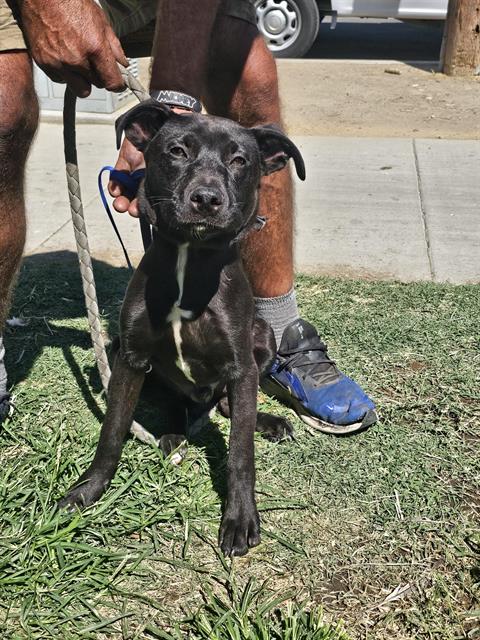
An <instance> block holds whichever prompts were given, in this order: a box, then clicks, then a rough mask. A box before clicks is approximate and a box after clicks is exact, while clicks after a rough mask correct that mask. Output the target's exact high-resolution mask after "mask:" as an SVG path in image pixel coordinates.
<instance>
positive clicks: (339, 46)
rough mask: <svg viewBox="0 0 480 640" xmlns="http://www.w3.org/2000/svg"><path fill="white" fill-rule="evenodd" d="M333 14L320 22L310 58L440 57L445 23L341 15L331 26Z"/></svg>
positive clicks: (386, 58)
mask: <svg viewBox="0 0 480 640" xmlns="http://www.w3.org/2000/svg"><path fill="white" fill-rule="evenodd" d="M330 26H331V23H330V18H326V19H325V20H324V22H322V24H321V25H320V30H319V33H318V36H317V39H316V41H315V43H314V45H313V47H312V48H311V49H310V51H309V52H308V54H307V55H306V56H305V57H306V58H319V59H325V58H327V59H338V60H345V59H354V60H355V59H358V60H376V59H377V60H403V61H407V60H408V61H429V62H430V61H438V59H439V56H440V47H441V44H442V35H443V23H439V22H437V21H432V23H431V24H428V25H427V26H424V25H418V24H415V25H414V24H410V23H405V22H400V21H398V20H371V19H368V20H363V19H359V18H356V19H352V18H350V19H346V18H344V19H341V18H340V19H339V20H338V22H337V27H336V29H334V30H332V29H330Z"/></svg>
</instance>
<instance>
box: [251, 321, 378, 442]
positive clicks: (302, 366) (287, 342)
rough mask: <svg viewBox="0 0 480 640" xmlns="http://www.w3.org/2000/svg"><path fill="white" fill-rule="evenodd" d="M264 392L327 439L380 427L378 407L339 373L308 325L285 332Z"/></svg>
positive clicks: (297, 323) (296, 323)
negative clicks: (329, 434)
mask: <svg viewBox="0 0 480 640" xmlns="http://www.w3.org/2000/svg"><path fill="white" fill-rule="evenodd" d="M262 389H263V390H264V391H265V393H267V394H268V395H270V396H273V397H275V398H277V399H278V400H280V401H281V402H283V403H284V404H287V405H289V406H291V407H292V408H293V409H294V410H295V412H296V413H297V414H298V416H299V417H300V418H301V419H302V420H303V421H304V422H305V423H307V424H308V425H310V426H311V427H313V428H315V429H318V430H319V431H324V432H325V433H333V434H337V435H345V434H348V433H354V432H356V431H361V430H362V429H366V428H367V427H369V426H370V425H372V424H373V423H374V422H376V421H377V414H376V412H375V405H374V403H373V402H372V401H371V400H370V398H369V397H368V396H367V395H366V393H365V392H364V391H363V390H362V389H361V388H360V387H359V386H358V384H357V383H356V382H354V381H353V380H351V379H350V378H348V377H347V376H346V375H344V374H343V373H342V372H341V371H339V370H338V369H337V367H336V365H335V362H334V361H333V360H330V358H329V357H328V355H327V346H326V345H325V344H324V343H323V342H322V341H321V340H320V338H319V336H318V333H317V331H316V329H315V327H313V326H312V325H311V324H309V323H308V322H306V321H305V320H301V319H298V320H295V321H294V322H292V323H291V324H289V325H288V327H287V328H286V329H285V331H284V332H283V336H282V341H281V343H280V349H279V350H278V353H277V357H276V359H275V361H274V363H273V365H272V368H271V370H270V373H269V375H268V376H267V377H266V378H265V379H264V381H262Z"/></svg>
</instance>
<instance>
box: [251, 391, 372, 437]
mask: <svg viewBox="0 0 480 640" xmlns="http://www.w3.org/2000/svg"><path fill="white" fill-rule="evenodd" d="M262 390H263V391H264V392H265V393H266V394H267V395H269V396H272V397H274V398H276V399H277V400H280V401H281V402H283V403H284V404H286V405H288V406H289V407H291V408H292V409H293V410H294V411H295V413H296V414H297V416H298V417H299V418H300V420H302V421H303V422H305V424H308V426H309V427H312V429H315V430H316V431H321V432H322V433H329V434H331V435H334V436H346V435H350V434H352V433H359V432H360V431H364V430H365V429H368V427H371V426H372V424H374V423H375V422H377V420H378V415H377V412H376V411H375V409H369V410H368V411H367V413H366V414H365V415H364V416H363V418H362V420H361V421H360V422H353V423H352V424H331V423H329V422H324V421H323V420H320V418H316V417H315V416H312V415H311V414H310V413H308V411H306V409H305V408H304V407H303V405H302V404H301V403H300V402H299V401H298V400H297V399H296V398H294V397H293V396H292V395H291V393H290V391H289V390H288V389H285V388H284V387H281V386H280V385H277V384H276V383H273V382H271V381H270V380H268V379H267V380H264V381H262Z"/></svg>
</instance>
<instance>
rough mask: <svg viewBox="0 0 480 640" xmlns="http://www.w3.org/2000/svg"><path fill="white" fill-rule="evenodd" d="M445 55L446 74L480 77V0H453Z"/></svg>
mask: <svg viewBox="0 0 480 640" xmlns="http://www.w3.org/2000/svg"><path fill="white" fill-rule="evenodd" d="M442 53H443V55H442V63H443V65H442V66H443V72H444V73H446V74H448V75H463V76H468V75H480V0H449V3H448V15H447V20H446V24H445V34H444V41H443V46H442Z"/></svg>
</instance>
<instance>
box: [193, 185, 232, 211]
mask: <svg viewBox="0 0 480 640" xmlns="http://www.w3.org/2000/svg"><path fill="white" fill-rule="evenodd" d="M223 200H224V199H223V194H222V192H221V191H220V190H219V189H216V188H215V187H197V188H196V189H194V190H193V191H192V193H191V194H190V201H191V202H192V204H193V206H194V208H195V209H196V210H197V211H198V212H200V213H210V214H214V213H217V212H218V210H219V209H220V207H221V206H222V204H223Z"/></svg>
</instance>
